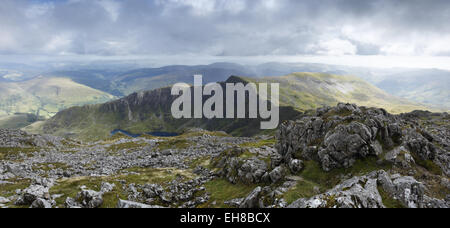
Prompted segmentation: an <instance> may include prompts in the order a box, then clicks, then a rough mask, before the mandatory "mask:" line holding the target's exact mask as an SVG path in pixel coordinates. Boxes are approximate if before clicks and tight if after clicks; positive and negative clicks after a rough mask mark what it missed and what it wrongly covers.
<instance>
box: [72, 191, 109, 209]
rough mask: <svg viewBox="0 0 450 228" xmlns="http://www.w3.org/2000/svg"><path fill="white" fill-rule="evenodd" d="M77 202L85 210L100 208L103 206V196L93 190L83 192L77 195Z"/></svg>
mask: <svg viewBox="0 0 450 228" xmlns="http://www.w3.org/2000/svg"><path fill="white" fill-rule="evenodd" d="M77 200H78V201H79V202H81V205H82V206H83V207H85V208H98V207H100V206H101V205H102V204H103V194H102V193H101V192H96V191H93V190H81V192H79V193H78V195H77Z"/></svg>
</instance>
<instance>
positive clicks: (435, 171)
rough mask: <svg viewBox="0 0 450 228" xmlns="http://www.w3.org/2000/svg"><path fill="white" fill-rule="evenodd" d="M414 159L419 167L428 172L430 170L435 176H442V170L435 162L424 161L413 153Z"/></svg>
mask: <svg viewBox="0 0 450 228" xmlns="http://www.w3.org/2000/svg"><path fill="white" fill-rule="evenodd" d="M411 155H412V157H413V158H414V161H415V162H416V164H417V165H419V166H422V167H423V168H425V169H426V170H428V171H429V172H430V173H432V174H434V175H442V169H441V167H439V166H438V165H436V164H435V163H434V162H433V161H430V160H423V159H421V158H420V157H419V156H417V155H416V154H415V153H411Z"/></svg>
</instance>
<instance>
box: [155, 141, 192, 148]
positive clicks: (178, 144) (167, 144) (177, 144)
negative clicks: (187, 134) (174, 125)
mask: <svg viewBox="0 0 450 228" xmlns="http://www.w3.org/2000/svg"><path fill="white" fill-rule="evenodd" d="M158 148H159V150H168V149H179V150H182V149H187V148H189V142H188V140H187V139H169V140H167V141H163V142H158Z"/></svg>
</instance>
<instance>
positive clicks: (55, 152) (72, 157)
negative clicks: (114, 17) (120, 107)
mask: <svg viewBox="0 0 450 228" xmlns="http://www.w3.org/2000/svg"><path fill="white" fill-rule="evenodd" d="M449 121H450V117H449V115H448V114H446V113H443V114H440V113H429V112H412V113H408V114H404V115H392V114H389V113H388V112H386V111H385V110H382V109H376V108H365V107H358V106H356V105H352V104H338V105H337V106H335V107H326V108H320V109H317V110H314V111H312V112H310V113H308V114H306V115H304V116H302V117H300V118H294V119H293V120H289V121H285V122H283V124H282V125H281V126H280V128H279V130H278V131H277V136H276V137H271V136H257V137H232V136H230V135H227V134H224V133H223V132H209V131H205V130H202V129H195V130H191V131H189V132H186V133H185V134H182V135H177V136H174V137H152V136H149V135H142V136H137V137H136V138H132V137H127V136H126V135H123V134H117V135H114V136H112V137H108V138H106V139H104V140H101V141H93V142H81V141H76V140H72V139H64V138H60V137H54V136H49V135H32V134H29V133H26V132H23V131H18V130H2V129H0V159H1V160H2V162H0V176H1V177H2V181H3V182H2V184H1V185H0V186H1V187H0V199H1V203H0V208H4V207H5V208H17V207H19V208H22V207H24V208H25V207H26V208H28V207H31V208H56V207H57V208H116V207H118V208H160V207H170V208H286V207H287V208H449V207H450V197H449V194H450V181H449V175H450V166H449V164H450V153H449V150H450V148H449V146H448V142H449V139H450V132H449V130H450V129H449V128H448V126H449Z"/></svg>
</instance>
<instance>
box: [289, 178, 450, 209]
mask: <svg viewBox="0 0 450 228" xmlns="http://www.w3.org/2000/svg"><path fill="white" fill-rule="evenodd" d="M379 188H380V189H383V191H384V192H386V193H387V194H388V195H389V197H391V198H393V199H396V200H398V201H399V202H400V203H401V204H402V205H403V206H404V207H408V208H436V207H443V208H445V207H447V203H448V202H445V201H444V200H439V199H435V198H432V197H428V196H427V195H426V194H425V190H426V188H425V186H424V185H423V184H422V183H420V182H418V181H417V180H415V179H414V178H413V177H408V176H400V175H392V176H390V175H389V174H388V173H386V172H385V171H384V170H380V171H376V172H372V173H370V174H368V175H365V176H360V177H359V176H356V177H353V178H351V179H349V180H346V181H344V182H343V183H341V184H339V185H337V186H335V187H334V188H333V189H331V190H329V191H327V192H326V193H323V194H320V195H317V196H314V197H311V198H309V199H304V198H302V199H298V200H297V201H295V202H294V203H292V204H291V205H289V207H291V208H330V207H331V208H384V207H386V206H385V205H384V204H383V199H382V198H381V195H380V192H379Z"/></svg>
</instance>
